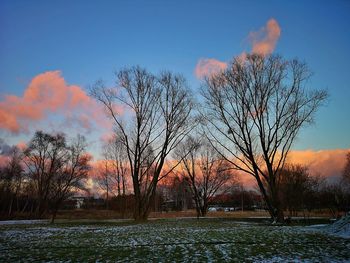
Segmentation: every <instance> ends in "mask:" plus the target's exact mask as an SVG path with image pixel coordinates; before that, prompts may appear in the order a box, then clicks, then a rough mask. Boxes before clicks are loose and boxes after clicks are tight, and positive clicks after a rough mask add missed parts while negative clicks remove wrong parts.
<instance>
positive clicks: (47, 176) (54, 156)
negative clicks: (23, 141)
mask: <svg viewBox="0 0 350 263" xmlns="http://www.w3.org/2000/svg"><path fill="white" fill-rule="evenodd" d="M90 160H91V156H90V155H89V154H87V153H86V141H85V138H84V137H83V136H80V135H78V136H77V138H75V139H73V140H72V141H71V142H67V139H66V136H65V135H64V134H63V133H58V134H55V135H52V134H48V133H44V132H41V131H38V132H36V133H35V135H34V137H33V138H32V139H31V141H30V142H29V144H28V147H27V148H26V149H25V150H24V151H21V150H20V149H18V148H17V147H12V149H10V151H9V152H8V162H7V163H6V164H5V165H4V166H3V167H1V168H0V210H1V217H2V218H11V217H12V216H13V215H14V214H15V213H16V216H20V215H21V214H23V215H25V216H26V217H35V218H41V217H43V216H44V215H46V214H47V213H51V214H52V222H53V221H54V219H55V217H56V214H57V211H58V209H59V208H60V206H61V205H62V202H63V201H65V200H66V199H67V198H68V197H69V196H70V195H72V193H73V192H76V191H84V190H85V184H84V179H86V178H87V175H88V172H89V170H90V164H89V162H90Z"/></svg>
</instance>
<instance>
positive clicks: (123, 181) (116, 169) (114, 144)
mask: <svg viewBox="0 0 350 263" xmlns="http://www.w3.org/2000/svg"><path fill="white" fill-rule="evenodd" d="M104 155H105V156H106V158H107V159H108V160H109V161H110V163H111V165H112V170H113V171H112V174H113V176H112V177H113V181H114V185H115V187H116V188H117V193H116V195H117V196H125V194H126V190H127V189H126V188H127V178H126V177H127V174H128V167H127V155H126V150H125V147H124V145H123V142H122V140H121V139H120V138H117V137H115V136H114V137H113V138H111V139H110V140H108V141H107V142H106V143H105V145H104Z"/></svg>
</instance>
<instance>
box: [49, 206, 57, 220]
mask: <svg viewBox="0 0 350 263" xmlns="http://www.w3.org/2000/svg"><path fill="white" fill-rule="evenodd" d="M57 211H58V207H55V208H54V210H53V211H52V217H51V222H50V223H51V224H53V223H54V222H55V219H56V215H57Z"/></svg>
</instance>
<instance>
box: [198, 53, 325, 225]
mask: <svg viewBox="0 0 350 263" xmlns="http://www.w3.org/2000/svg"><path fill="white" fill-rule="evenodd" d="M309 77H310V73H309V70H308V68H307V66H306V64H304V63H301V62H299V61H297V60H291V61H287V60H285V59H283V58H281V57H280V56H267V57H262V56H259V55H248V56H247V58H246V59H245V60H244V61H242V60H241V59H234V60H233V62H232V63H231V64H230V66H229V67H228V68H227V69H226V70H224V71H222V72H219V73H218V74H216V75H214V76H212V77H210V78H207V79H206V80H205V83H204V88H203V95H204V98H205V111H204V113H203V118H204V119H205V120H206V121H207V123H206V124H207V136H208V137H209V138H210V141H211V143H212V144H213V146H215V148H216V149H217V151H218V152H219V153H220V154H221V155H222V156H223V157H224V158H225V159H226V160H227V161H229V162H230V163H231V164H232V166H233V167H235V168H236V169H238V170H240V171H243V172H246V173H247V174H250V175H251V176H253V177H254V178H255V179H256V182H257V184H258V186H259V189H260V191H261V193H262V195H263V197H264V199H265V201H266V204H267V207H268V210H269V212H270V215H271V217H272V218H273V220H274V221H283V220H284V215H283V210H282V207H281V203H280V200H279V197H278V189H277V188H278V185H277V181H278V176H280V173H279V171H280V170H281V169H282V168H283V166H284V163H285V160H286V157H287V155H288V152H289V150H290V148H291V146H292V143H293V142H294V140H295V138H296V136H297V134H298V132H299V131H300V129H301V128H302V127H303V126H304V125H305V124H308V123H311V122H312V121H313V117H314V114H315V112H316V111H317V109H318V108H319V107H320V105H321V104H322V103H323V102H324V101H325V99H326V98H327V96H328V94H327V92H326V91H324V90H308V89H307V88H306V87H305V86H306V84H307V80H308V79H309ZM262 179H264V180H265V181H266V182H267V185H266V187H265V186H264V184H263V182H262Z"/></svg>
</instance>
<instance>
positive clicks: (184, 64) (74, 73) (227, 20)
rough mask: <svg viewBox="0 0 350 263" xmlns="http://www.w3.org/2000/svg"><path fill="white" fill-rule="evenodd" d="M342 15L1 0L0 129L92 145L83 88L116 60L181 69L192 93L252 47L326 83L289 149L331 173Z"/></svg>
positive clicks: (311, 6) (92, 125)
mask: <svg viewBox="0 0 350 263" xmlns="http://www.w3.org/2000/svg"><path fill="white" fill-rule="evenodd" d="M349 14H350V1H345V0H344V1H340V0H338V1H317V2H316V1H288V2H287V1H189V0H187V1H164V0H163V1H126V0H125V1H78V0H75V1H65V0H63V1H37V0H33V1H14V0H11V1H7V0H1V1H0V137H1V138H3V139H4V141H5V142H7V143H9V144H21V143H22V144H23V143H25V142H27V141H28V140H29V139H30V138H31V136H32V135H33V133H34V131H35V130H36V129H43V130H45V131H57V130H64V131H65V132H66V133H68V134H69V135H72V134H74V133H76V132H80V133H83V134H85V135H86V136H87V137H88V140H89V142H90V150H91V151H92V152H94V153H96V154H97V153H98V151H99V148H100V145H99V141H100V139H101V138H103V137H104V136H105V135H106V134H108V132H109V131H110V129H111V125H110V123H109V122H108V120H107V119H106V118H105V117H104V116H103V110H101V108H100V106H99V105H97V103H96V102H95V101H93V100H92V99H91V98H89V97H88V96H87V89H88V88H89V87H90V86H91V85H93V84H94V83H95V82H96V81H97V80H99V79H103V80H104V81H105V83H106V84H107V85H113V84H114V72H115V71H116V70H119V69H122V68H124V67H128V66H133V65H140V66H142V67H145V68H147V69H148V70H150V71H151V72H154V73H157V72H160V71H161V70H164V69H167V70H171V71H174V72H177V73H181V74H183V75H184V76H185V77H186V79H187V80H188V84H189V86H190V87H191V89H192V90H193V92H194V93H196V92H198V89H199V88H200V85H201V76H202V75H201V74H206V73H207V71H208V70H212V69H214V70H215V69H216V68H217V67H219V68H220V67H221V68H223V67H225V66H226V65H227V62H229V61H230V60H231V59H232V58H233V57H236V56H242V54H245V53H247V52H255V51H257V52H259V50H260V51H261V49H263V51H261V52H263V53H264V54H270V53H274V54H280V55H282V56H284V57H285V58H287V59H292V58H298V59H300V60H301V61H305V62H306V63H307V64H308V66H309V67H310V69H311V70H312V72H313V76H312V78H311V80H310V81H309V82H308V85H309V86H310V87H312V88H317V89H327V90H328V92H329V94H330V98H329V100H328V101H327V103H326V106H325V107H322V108H321V109H320V110H319V111H318V113H317V115H316V118H315V124H314V125H312V126H309V127H306V128H304V129H303V130H302V131H301V133H300V134H299V137H298V139H297V141H296V142H295V144H294V145H293V151H294V152H295V153H294V155H295V156H297V157H295V160H301V162H306V161H305V160H308V161H309V163H311V164H312V165H313V166H315V167H319V169H320V170H322V169H321V168H320V167H323V166H326V164H327V163H329V161H330V160H332V162H334V163H335V164H334V165H335V166H337V169H338V170H337V171H338V173H339V171H340V169H341V168H340V167H341V166H342V165H343V162H342V161H339V159H343V156H345V153H346V151H347V150H348V149H349V148H350V137H349V134H350V121H349V114H350V103H349V98H350V87H349V86H350V84H349V81H348V77H349V76H348V75H349V73H348V72H349V68H350V52H349V50H348V49H349V47H350V27H349V25H350V16H349ZM210 67H213V68H210ZM320 156H322V158H320ZM344 159H345V158H344ZM310 160H312V161H310ZM320 161H322V162H323V163H322V165H321V164H318V162H320ZM339 162H340V163H339Z"/></svg>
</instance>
